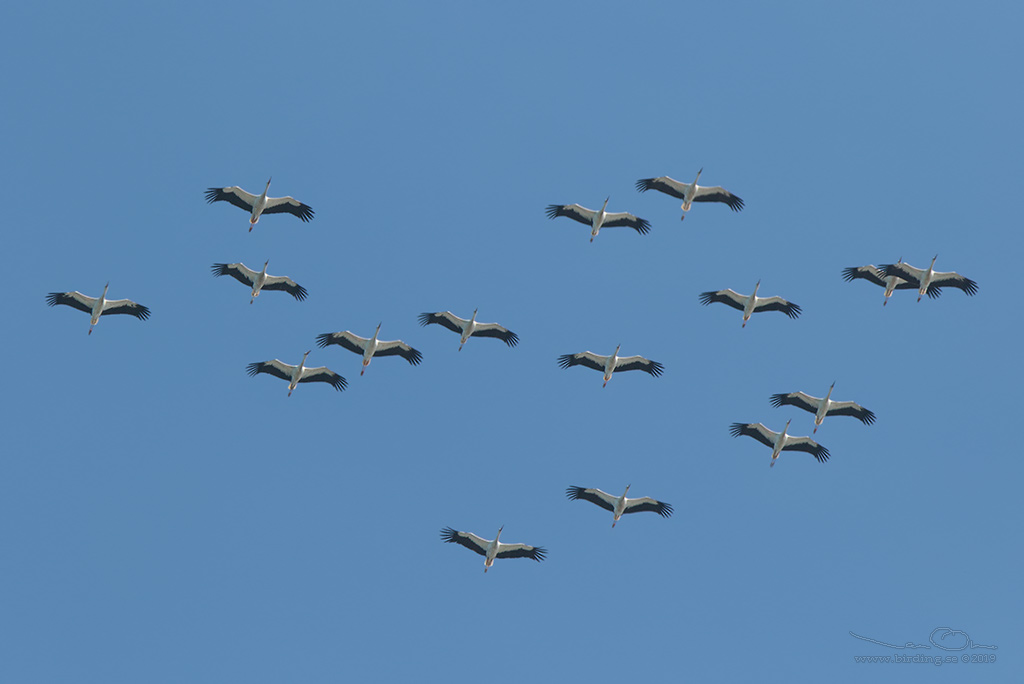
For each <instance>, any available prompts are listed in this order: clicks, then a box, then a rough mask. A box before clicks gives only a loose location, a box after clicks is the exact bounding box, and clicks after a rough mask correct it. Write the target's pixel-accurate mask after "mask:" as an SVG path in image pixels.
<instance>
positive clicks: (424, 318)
mask: <svg viewBox="0 0 1024 684" xmlns="http://www.w3.org/2000/svg"><path fill="white" fill-rule="evenodd" d="M477 311H478V309H473V315H472V317H470V318H469V319H468V320H467V319H465V318H459V317H458V316H456V315H455V314H453V313H452V312H451V311H438V312H437V313H421V314H420V315H419V320H420V325H430V324H431V323H436V324H437V325H440V326H442V327H445V328H448V329H449V330H451V331H452V332H455V333H458V334H459V351H462V346H463V345H464V344H466V341H467V340H469V338H470V337H473V336H474V335H475V336H477V337H496V338H498V339H499V340H501V341H503V342H504V343H505V344H507V345H508V346H510V347H514V346H516V345H517V344H519V336H518V335H516V334H515V333H514V332H512V331H511V330H509V329H508V328H506V327H505V326H503V325H498V324H497V323H480V322H478V321H477V320H476V314H477Z"/></svg>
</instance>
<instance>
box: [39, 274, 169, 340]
mask: <svg viewBox="0 0 1024 684" xmlns="http://www.w3.org/2000/svg"><path fill="white" fill-rule="evenodd" d="M108 287H110V283H109V282H108V283H107V284H106V285H104V286H103V294H101V295H100V296H99V297H98V298H97V297H88V296H86V295H84V294H82V293H81V292H78V291H75V292H51V293H50V294H48V295H46V303H47V304H49V305H50V306H56V305H57V304H63V305H64V306H70V307H71V308H73V309H78V310H79V311H84V312H85V313H87V314H89V315H90V316H91V317H92V318H91V319H90V320H89V333H88V334H89V335H92V329H93V326H94V325H96V323H97V322H99V320H100V316H110V315H113V314H130V315H132V316H135V317H136V318H138V319H139V320H141V321H144V320H146V319H147V318H149V307H147V306H143V305H142V304H139V303H137V302H133V301H132V300H130V299H107V288H108Z"/></svg>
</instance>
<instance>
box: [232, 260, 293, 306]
mask: <svg viewBox="0 0 1024 684" xmlns="http://www.w3.org/2000/svg"><path fill="white" fill-rule="evenodd" d="M269 263H270V260H269V259H268V260H267V261H265V262H264V263H263V270H262V271H260V272H258V273H257V272H256V271H254V270H252V269H251V268H247V267H246V265H245V264H214V265H213V275H215V276H223V275H227V276H231V277H232V278H234V279H235V280H237V281H238V282H240V283H242V284H243V285H246V286H248V287H250V288H252V297H251V298H250V299H249V303H250V304H252V303H253V300H254V299H256V298H257V297H259V296H260V291H261V290H283V291H285V292H287V293H288V294H290V295H291V296H292V297H295V298H296V299H298V300H299V301H300V302H301V301H302V300H303V299H305V298H306V294H307V293H306V288H304V287H302V286H301V285H299V284H298V283H296V282H295V281H294V280H292V279H291V278H288V277H286V276H272V275H267V264H269Z"/></svg>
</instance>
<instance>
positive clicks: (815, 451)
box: [729, 419, 829, 468]
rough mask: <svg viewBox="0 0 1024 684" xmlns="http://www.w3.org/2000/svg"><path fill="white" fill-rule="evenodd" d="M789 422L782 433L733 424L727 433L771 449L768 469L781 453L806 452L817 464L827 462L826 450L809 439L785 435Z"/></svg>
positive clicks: (746, 424) (744, 424)
mask: <svg viewBox="0 0 1024 684" xmlns="http://www.w3.org/2000/svg"><path fill="white" fill-rule="evenodd" d="M791 422H792V419H790V420H787V421H786V427H784V428H782V432H773V431H771V430H769V429H768V428H766V427H765V426H764V425H762V424H761V423H733V424H732V425H730V426H729V433H730V434H732V436H733V437H739V436H740V435H746V436H747V437H753V438H754V439H756V440H757V441H758V442H761V444H764V445H766V446H770V447H771V448H772V462H771V463H770V464H769V465H768V467H769V468H770V467H771V466H773V465H775V459H777V458H778V457H779V454H780V453H782V452H783V451H806V452H807V453H809V454H811V455H812V456H814V458H816V459H818V462H819V463H824V462H825V461H827V460H828V457H829V453H828V449H826V448H825V447H823V446H821V445H820V444H818V443H817V442H815V441H814V440H813V439H811V438H810V437H793V436H792V435H787V434H786V431H787V430H789V424H790V423H791Z"/></svg>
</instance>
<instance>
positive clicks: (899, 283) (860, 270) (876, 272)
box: [843, 257, 917, 306]
mask: <svg viewBox="0 0 1024 684" xmlns="http://www.w3.org/2000/svg"><path fill="white" fill-rule="evenodd" d="M899 263H901V264H902V263H903V257H900V260H899ZM857 278H861V279H863V280H866V281H868V282H869V283H874V284H875V285H879V286H881V287H884V288H885V299H883V300H882V306H885V305H886V304H888V303H889V297H891V296H892V293H893V290H913V289H915V288H916V287H917V286H916V285H914V284H913V283H908V282H907V281H906V280H904V279H903V278H897V277H896V276H887V275H886V274H885V271H883V270H881V269H878V268H875V267H874V266H873V265H872V264H868V265H867V266H849V267H847V268H844V269H843V280H845V281H846V282H848V283H850V282H853V281H854V280H856V279H857Z"/></svg>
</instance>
